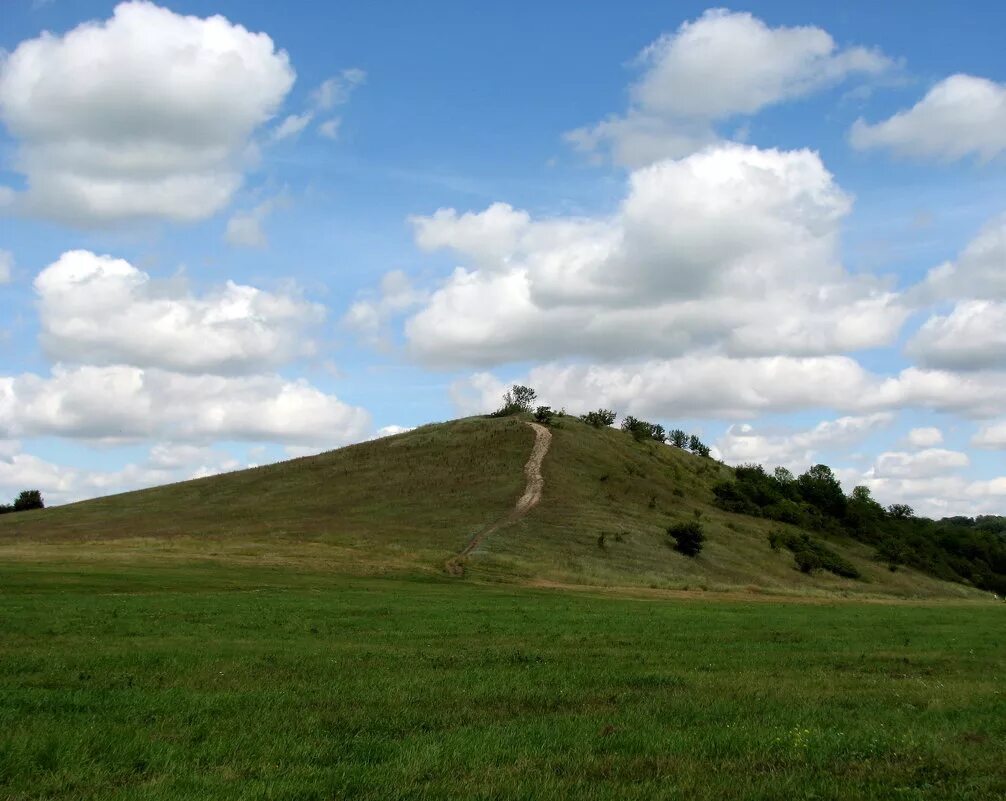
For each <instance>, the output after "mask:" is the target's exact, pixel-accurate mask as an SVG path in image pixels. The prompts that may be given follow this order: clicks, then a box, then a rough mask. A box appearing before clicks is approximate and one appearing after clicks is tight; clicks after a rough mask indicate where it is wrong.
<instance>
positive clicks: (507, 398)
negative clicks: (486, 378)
mask: <svg viewBox="0 0 1006 801" xmlns="http://www.w3.org/2000/svg"><path fill="white" fill-rule="evenodd" d="M537 397H538V393H537V392H535V391H534V390H533V389H531V387H525V386H524V385H522V384H514V385H513V386H512V387H510V389H508V390H507V391H506V392H505V393H503V405H502V406H501V407H500V408H499V409H497V410H496V411H495V412H493V413H492V415H491V416H492V417H509V416H510V415H511V414H527V413H529V412H530V411H531V409H532V406H531V404H532V403H534V400H535V398H537Z"/></svg>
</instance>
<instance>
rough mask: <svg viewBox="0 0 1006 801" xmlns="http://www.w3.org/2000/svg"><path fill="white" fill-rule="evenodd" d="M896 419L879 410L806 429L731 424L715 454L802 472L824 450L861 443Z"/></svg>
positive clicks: (731, 461)
mask: <svg viewBox="0 0 1006 801" xmlns="http://www.w3.org/2000/svg"><path fill="white" fill-rule="evenodd" d="M893 419H894V415H893V414H891V413H890V412H876V413H874V414H870V415H864V416H850V417H840V418H838V419H837V420H824V421H822V422H820V423H818V424H817V425H816V426H814V427H813V428H811V429H809V430H806V431H783V432H772V431H764V430H759V429H758V428H756V427H754V426H752V425H750V424H748V423H739V424H735V425H732V426H730V427H729V428H728V429H727V430H726V432H725V433H724V434H723V436H721V437H720V438H719V439H717V440H716V443H715V447H714V455H715V456H716V457H717V458H719V459H721V460H722V461H724V462H727V463H728V464H744V463H748V462H754V463H757V464H765V465H782V466H784V467H788V468H790V469H792V470H795V471H802V470H805V469H806V468H807V467H809V466H810V465H811V464H813V463H814V462H815V461H818V459H817V455H818V453H820V452H821V451H823V450H831V449H834V448H838V447H843V446H848V445H851V444H852V443H855V442H859V441H861V440H863V439H865V438H866V437H868V436H869V435H870V434H872V433H874V432H875V431H876V430H877V429H879V428H883V427H886V426H888V425H890V423H891V422H892V421H893Z"/></svg>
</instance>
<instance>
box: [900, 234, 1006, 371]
mask: <svg viewBox="0 0 1006 801" xmlns="http://www.w3.org/2000/svg"><path fill="white" fill-rule="evenodd" d="M910 294H911V296H912V297H913V298H914V299H915V300H916V302H919V303H921V304H930V303H937V302H942V301H947V300H955V301H957V302H956V304H955V305H954V307H953V308H952V309H951V310H950V312H949V313H948V314H940V313H938V314H933V315H932V316H931V317H930V318H929V319H928V320H926V322H925V323H924V324H923V325H922V327H921V328H920V329H919V331H918V332H917V333H916V334H915V336H914V337H913V338H912V339H911V340H910V341H909V343H908V347H907V350H908V353H909V354H910V355H911V356H913V357H915V358H916V359H917V360H918V361H919V362H921V363H922V364H924V365H927V366H932V367H940V368H947V369H956V370H980V369H988V368H993V369H1002V368H1006V216H1003V217H999V218H998V219H996V220H993V221H992V222H990V223H989V224H988V225H986V226H985V227H984V228H983V229H982V230H981V231H980V232H979V234H978V236H976V237H975V239H974V240H973V241H972V242H970V243H969V244H968V246H967V247H966V248H965V249H964V251H963V252H962V253H961V254H960V256H959V257H958V258H957V260H956V261H952V262H946V263H945V264H941V265H940V266H938V267H936V268H934V269H932V270H930V271H929V273H928V275H927V276H926V279H925V280H924V281H923V282H922V284H921V285H920V286H918V287H917V288H915V289H914V290H913V291H912V292H911V293H910Z"/></svg>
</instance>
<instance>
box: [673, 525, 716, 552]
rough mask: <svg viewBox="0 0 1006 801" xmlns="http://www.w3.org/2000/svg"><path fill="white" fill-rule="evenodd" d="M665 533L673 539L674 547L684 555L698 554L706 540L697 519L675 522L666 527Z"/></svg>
mask: <svg viewBox="0 0 1006 801" xmlns="http://www.w3.org/2000/svg"><path fill="white" fill-rule="evenodd" d="M667 534H668V535H669V536H670V537H671V539H673V540H674V549H675V550H676V551H678V552H679V553H683V554H684V555H685V556H698V555H699V553H701V551H702V545H703V543H704V542H705V540H706V535H705V533H704V532H703V531H702V524H701V523H700V522H698V521H697V520H690V521H688V522H687V523H675V524H674V525H673V526H670V527H669V528H668V529H667Z"/></svg>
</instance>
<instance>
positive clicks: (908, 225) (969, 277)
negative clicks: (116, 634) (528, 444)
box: [0, 0, 1006, 517]
mask: <svg viewBox="0 0 1006 801" xmlns="http://www.w3.org/2000/svg"><path fill="white" fill-rule="evenodd" d="M1004 26H1006V6H1003V4H1001V3H993V2H988V3H970V4H969V5H968V13H967V14H962V13H961V11H960V7H959V6H955V5H953V4H948V3H926V2H922V3H920V2H911V3H909V2H904V3H899V2H892V3H885V4H882V5H878V4H876V3H870V4H866V3H848V4H841V7H840V8H839V7H837V4H830V3H829V4H823V3H795V2H778V3H755V4H747V5H744V6H734V7H731V8H729V9H728V8H718V7H715V6H712V7H711V6H706V5H703V4H695V3H663V4H657V3H652V2H620V3H618V4H615V3H573V2H554V3H547V4H543V3H530V2H512V3H507V4H479V5H478V6H477V7H476V6H474V5H473V4H471V3H462V2H429V3H423V4H416V3H406V2H385V3H380V4H373V3H369V4H318V3H313V2H306V1H305V0H298V1H291V2H287V3H283V4H275V3H266V2H237V1H236V0H234V1H230V2H227V1H221V2H204V1H203V0H184V1H181V0H180V1H179V2H173V3H168V4H155V3H153V2H141V1H139V0H134V1H132V2H123V3H119V4H116V3H112V2H96V1H95V0H3V3H2V8H0V502H2V501H3V500H4V499H5V498H6V497H8V496H9V497H13V496H14V495H15V494H16V493H17V492H18V491H19V490H21V489H25V488H29V487H31V488H38V489H40V490H42V492H43V494H44V495H45V496H46V498H47V500H48V502H49V503H50V504H53V503H66V502H70V501H74V500H79V499H83V498H88V497H94V496H98V495H104V494H108V493H112V492H118V491H122V490H126V489H132V488H136V487H143V486H151V485H156V484H161V483H165V482H169V481H177V480H182V479H186V478H190V477H194V476H204V475H211V474H214V473H219V472H222V471H227V470H234V469H239V468H242V467H245V466H249V465H255V464H263V463H267V462H272V461H276V460H279V459H283V458H288V457H291V456H300V455H305V454H310V453H316V452H320V451H324V450H328V449H331V448H334V447H339V446H342V445H346V444H349V443H353V442H359V441H363V440H366V439H370V438H374V437H378V436H385V435H388V434H391V433H395V432H398V431H401V430H404V429H407V428H410V427H412V426H416V425H420V424H423V423H426V422H431V421H439V420H447V419H450V418H453V417H457V416H460V415H468V414H476V413H481V412H486V411H489V410H491V409H493V408H494V407H495V406H496V405H498V403H499V399H500V395H501V394H502V392H503V391H504V389H505V388H506V386H508V385H509V384H511V383H514V382H520V383H528V384H530V385H532V386H534V387H535V388H536V389H537V391H538V394H539V397H540V398H541V402H542V403H547V404H549V405H551V406H553V407H556V408H564V409H566V410H567V411H568V412H571V413H581V412H584V411H587V410H589V409H596V408H599V407H604V408H611V409H614V410H616V411H618V412H619V413H620V414H623V415H624V414H632V415H635V416H637V417H642V418H644V419H647V420H651V421H654V422H660V423H663V424H664V425H665V426H667V427H669V428H674V427H680V428H684V429H686V430H688V431H690V432H696V433H698V434H699V435H700V436H701V437H702V438H703V440H704V441H706V442H707V443H709V444H710V446H712V448H713V453H714V455H715V456H717V457H718V458H720V459H722V460H724V461H726V462H727V463H730V464H741V463H746V462H759V463H763V464H766V465H768V466H775V465H782V466H785V467H787V468H789V469H791V470H794V471H796V472H800V471H803V470H805V469H806V468H807V467H809V466H811V465H813V464H816V463H820V462H823V463H825V464H828V465H830V466H831V467H832V468H833V469H834V470H835V472H836V474H837V475H838V476H839V478H840V479H841V480H842V482H843V484H844V485H845V486H846V488H847V489H848V490H851V489H852V487H854V486H856V485H865V486H867V487H869V488H870V489H871V491H872V492H873V494H874V496H875V497H876V498H877V499H878V500H880V501H881V502H882V503H885V504H889V503H894V502H907V503H909V504H910V505H912V506H913V507H914V508H915V509H916V511H917V512H918V513H920V514H925V515H928V516H933V517H942V516H945V515H957V514H965V515H976V514H992V513H1006V458H1004V457H1006V400H1004V388H1006V152H1004V151H1006V58H1004V57H1003V55H1002V47H1001V32H1002V30H1003V29H1004Z"/></svg>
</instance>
